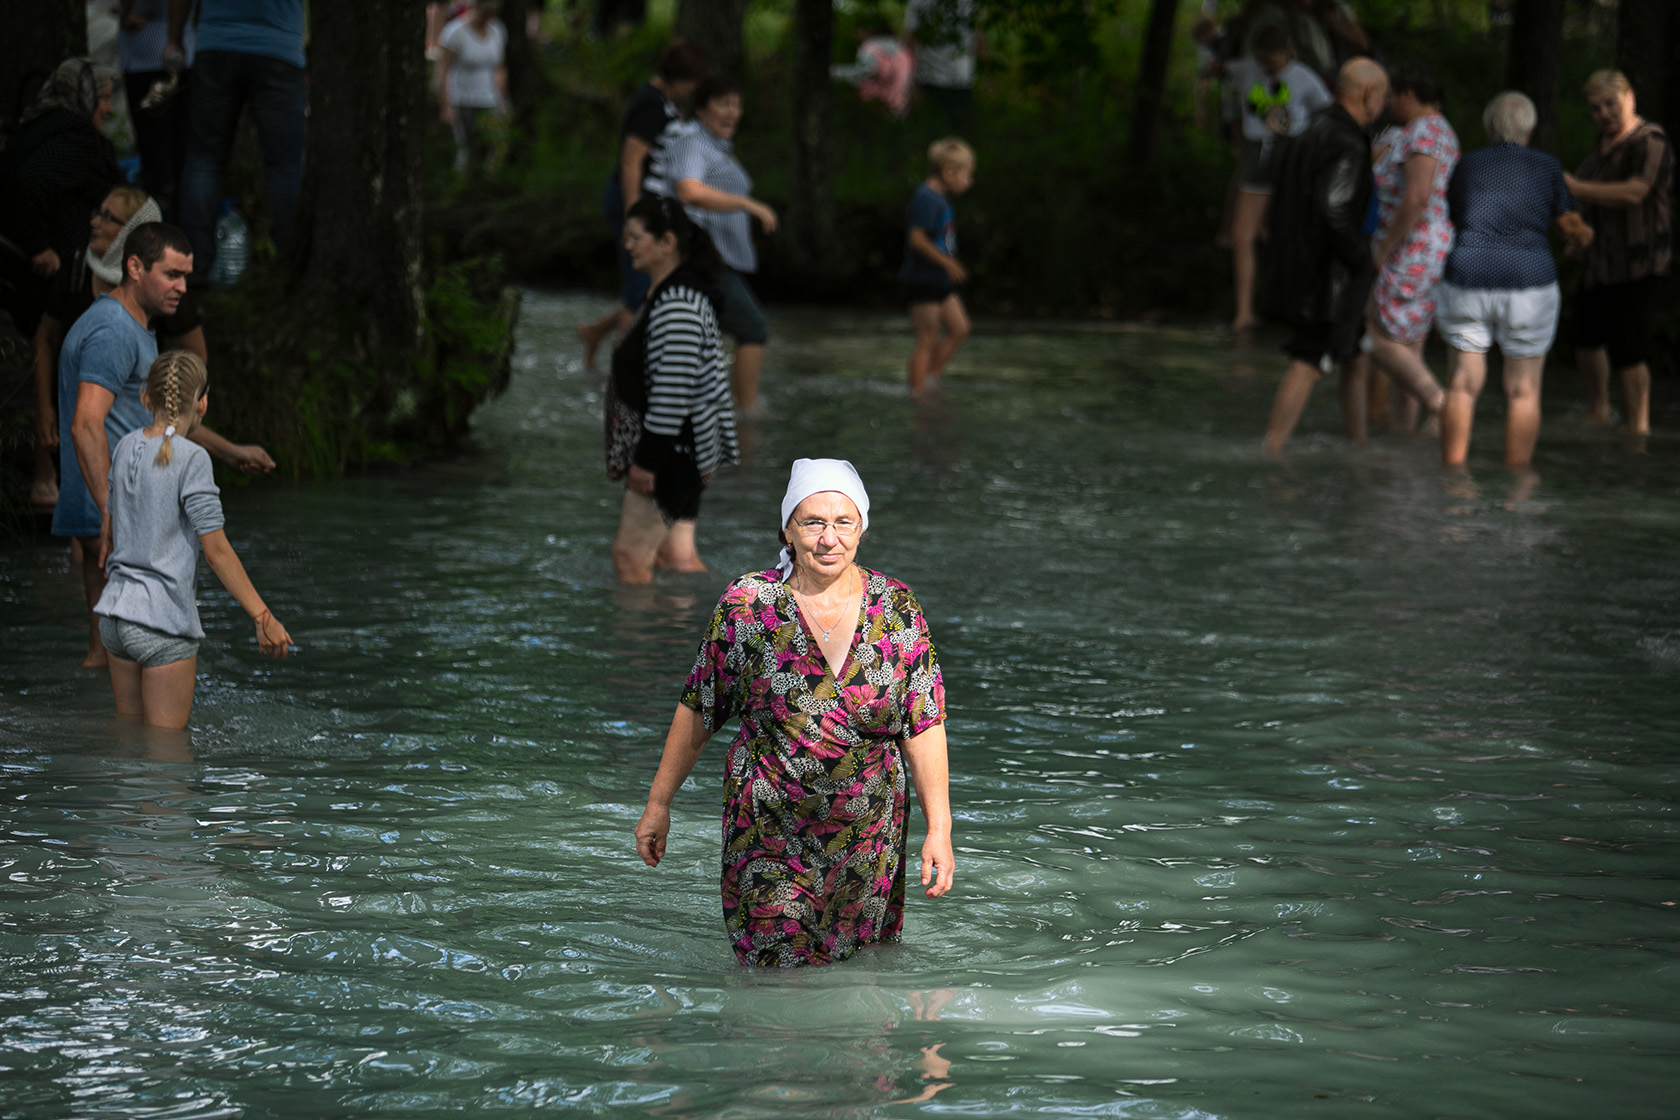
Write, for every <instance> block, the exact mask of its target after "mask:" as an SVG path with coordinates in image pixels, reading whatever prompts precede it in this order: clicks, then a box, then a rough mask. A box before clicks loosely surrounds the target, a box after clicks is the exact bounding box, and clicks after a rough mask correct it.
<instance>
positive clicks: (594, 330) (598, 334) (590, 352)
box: [577, 323, 612, 369]
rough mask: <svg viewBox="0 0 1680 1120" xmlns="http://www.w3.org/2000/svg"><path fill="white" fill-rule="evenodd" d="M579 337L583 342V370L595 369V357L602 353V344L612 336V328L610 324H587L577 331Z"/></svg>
mask: <svg viewBox="0 0 1680 1120" xmlns="http://www.w3.org/2000/svg"><path fill="white" fill-rule="evenodd" d="M577 333H578V337H579V338H581V339H582V340H583V368H584V369H594V368H595V355H596V354H597V353H599V352H600V349H601V343H603V342H605V341H606V340H607V336H608V335H610V334H612V326H611V325H610V324H608V323H585V324H583V326H581V327H579V328H578V329H577Z"/></svg>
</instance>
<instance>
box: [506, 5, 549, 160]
mask: <svg viewBox="0 0 1680 1120" xmlns="http://www.w3.org/2000/svg"><path fill="white" fill-rule="evenodd" d="M531 11H532V4H531V0H502V10H501V17H500V18H501V21H502V26H504V27H506V28H507V72H508V101H509V102H511V107H512V109H513V123H514V129H515V136H514V144H515V147H514V150H513V153H512V156H513V158H514V159H515V160H518V159H519V158H520V156H521V155H523V154H524V153H525V152H527V151H529V150H530V145H529V139H530V136H531V134H532V131H533V130H534V129H535V127H536V112H537V103H538V102H539V101H540V100H541V99H542V94H543V85H544V82H543V74H542V68H541V67H540V66H538V65H537V50H536V44H535V43H533V42H531V37H530V35H528V34H526V27H525V24H526V17H527V16H528V15H530V13H531Z"/></svg>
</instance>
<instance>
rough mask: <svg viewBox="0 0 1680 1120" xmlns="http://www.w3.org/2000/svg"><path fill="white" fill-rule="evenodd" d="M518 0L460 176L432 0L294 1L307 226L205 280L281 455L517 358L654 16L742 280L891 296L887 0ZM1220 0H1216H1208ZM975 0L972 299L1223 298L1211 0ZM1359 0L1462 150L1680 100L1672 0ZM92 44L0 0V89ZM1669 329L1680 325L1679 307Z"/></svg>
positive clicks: (56, 15)
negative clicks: (729, 166) (1591, 101)
mask: <svg viewBox="0 0 1680 1120" xmlns="http://www.w3.org/2000/svg"><path fill="white" fill-rule="evenodd" d="M531 7H532V3H531V0H504V2H503V4H502V16H501V18H502V19H503V22H504V23H505V24H506V26H507V28H508V31H509V35H510V43H509V68H510V79H511V85H512V95H513V100H514V103H515V105H514V108H515V113H514V116H513V119H512V121H511V122H510V125H509V127H508V129H507V132H506V137H505V144H506V159H505V160H504V162H503V163H502V165H501V166H500V167H499V169H498V170H496V171H495V172H494V173H493V174H490V175H488V176H486V175H482V174H480V175H474V176H473V177H471V178H468V179H466V180H459V179H457V178H456V176H455V175H454V174H453V173H452V171H451V169H450V155H451V145H450V141H449V138H448V136H447V134H446V132H445V130H444V129H443V127H442V126H441V125H440V124H439V123H438V120H437V110H436V105H435V95H434V93H433V88H432V82H431V78H430V73H429V66H428V64H427V63H426V62H425V60H424V58H423V53H422V44H423V34H424V32H423V21H424V5H423V4H422V3H421V0H356V2H355V3H354V4H348V3H344V4H326V3H320V2H315V3H312V4H310V6H309V50H310V59H311V62H310V128H309V148H308V156H307V167H306V184H305V198H304V209H303V214H302V216H301V220H300V235H299V237H298V239H297V243H296V244H295V245H294V246H293V247H292V249H291V251H290V252H288V253H287V254H286V255H285V256H283V257H282V256H278V255H276V254H275V253H274V252H273V251H272V247H270V248H269V251H267V252H262V251H260V250H261V248H262V246H261V245H260V244H259V252H258V254H257V259H256V261H255V263H254V264H253V266H252V268H251V269H250V271H249V272H248V273H247V275H246V277H245V278H244V279H243V280H242V281H241V283H240V284H239V285H238V286H237V287H236V288H235V289H233V290H232V291H231V292H226V293H211V295H210V298H209V299H208V300H207V307H206V318H207V324H206V325H207V334H208V336H209V339H210V346H211V351H212V367H213V376H215V377H216V378H217V384H218V398H217V413H218V417H217V419H218V426H219V427H223V428H225V429H226V430H228V431H232V432H237V433H239V434H240V436H241V438H244V439H250V440H256V441H260V442H263V443H265V444H266V445H267V446H268V447H269V448H270V449H271V450H272V451H273V452H274V454H275V456H276V458H277V459H279V460H280V461H281V464H282V469H283V470H284V471H285V472H286V473H288V474H292V475H323V474H332V473H336V472H339V471H342V470H344V469H346V468H347V467H350V466H353V465H357V464H365V463H372V462H380V461H402V460H406V459H411V458H415V457H419V456H424V455H427V454H430V453H433V452H435V451H436V450H438V449H441V448H446V447H448V446H449V445H450V444H451V443H452V442H453V441H454V440H455V439H456V438H457V437H458V436H459V435H460V434H461V433H462V432H463V431H464V430H465V428H466V424H467V421H468V418H469V416H470V414H471V411H472V409H473V408H474V407H475V406H476V404H477V403H478V402H479V401H480V400H482V399H483V398H484V397H485V396H486V395H488V394H490V393H492V392H494V391H496V390H497V389H498V388H499V387H500V386H501V385H502V384H504V383H505V378H506V370H507V356H508V351H509V347H510V339H511V330H512V327H513V324H514V322H515V320H516V317H517V305H518V301H517V295H516V293H515V291H514V286H515V285H560V286H567V287H583V288H591V289H596V290H599V291H601V292H602V293H603V296H605V295H606V294H607V293H608V292H610V291H612V290H613V289H614V287H615V286H616V278H615V272H614V257H613V247H612V246H611V244H610V243H609V242H608V239H607V233H606V229H605V225H604V222H603V220H602V218H601V215H600V208H599V205H600V193H601V187H602V184H603V183H604V181H605V179H606V176H607V175H608V173H609V171H610V169H611V168H612V167H613V165H614V161H615V156H616V148H617V142H618V129H619V124H620V120H621V117H622V114H623V110H624V107H625V104H626V101H627V99H628V98H629V96H630V94H631V93H632V92H633V91H634V89H635V88H636V87H637V86H638V85H639V84H640V83H641V82H643V81H644V80H646V78H647V77H648V76H649V75H650V74H651V73H652V71H653V67H654V62H655V59H656V57H657V55H658V52H659V50H660V48H661V47H662V46H663V45H664V44H665V43H666V42H667V41H669V39H670V38H671V37H672V36H673V35H674V34H678V33H680V34H683V35H685V36H687V37H690V38H693V39H695V40H696V41H699V42H701V43H702V44H703V45H704V46H705V47H706V48H707V50H708V51H709V53H710V54H711V55H712V56H713V57H714V58H715V59H718V60H720V61H721V63H722V65H723V68H725V69H729V70H732V71H734V72H735V73H738V74H739V75H740V76H741V77H742V78H743V79H744V81H745V86H746V88H745V94H744V100H745V107H746V111H745V116H744V118H743V122H742V125H741V129H740V132H739V134H738V139H737V152H738V154H739V156H740V158H741V160H742V162H743V163H744V164H745V165H746V167H747V168H748V170H749V171H750V172H751V173H752V175H753V177H754V179H755V181H756V182H755V190H754V193H755V194H756V195H757V196H758V197H760V198H762V199H764V200H765V201H767V202H768V203H770V204H771V205H772V206H774V207H775V208H776V209H777V210H778V212H779V213H780V214H781V215H782V217H783V221H784V226H783V229H782V231H781V232H780V233H778V234H777V235H776V236H775V237H773V238H768V239H766V240H765V241H764V243H763V249H764V265H763V271H762V273H761V276H760V280H759V284H758V287H759V289H760V292H761V294H762V295H763V296H764V297H765V298H766V300H767V301H768V302H771V303H776V302H788V301H800V302H818V301H820V302H830V303H849V304H888V303H891V302H892V301H893V300H894V297H895V282H894V276H895V274H896V270H897V268H898V264H899V260H900V256H901V253H902V248H901V246H902V237H903V226H902V220H903V207H904V204H905V201H906V199H907V198H908V195H909V193H910V191H911V189H912V188H913V186H914V184H915V183H916V182H917V181H918V180H919V179H921V178H922V177H923V176H924V175H925V173H926V169H925V163H924V152H925V150H926V146H927V144H928V142H929V141H930V140H931V139H933V138H935V137H937V136H940V135H944V134H946V133H947V132H948V131H949V126H948V124H947V122H946V121H945V120H944V118H942V117H941V115H940V114H939V112H938V111H937V110H936V109H935V108H934V107H933V106H931V105H927V104H919V105H917V106H916V108H915V109H914V110H913V111H912V113H911V114H910V116H909V117H908V119H906V120H902V121H901V120H895V119H893V118H891V117H890V116H889V115H888V114H887V113H886V111H885V110H884V109H883V107H882V106H880V105H879V104H874V103H871V104H865V103H863V102H862V101H860V100H859V98H858V97H857V95H856V93H855V91H854V90H853V89H852V88H851V87H850V86H848V85H845V84H843V83H841V82H837V81H834V80H832V79H831V78H830V76H829V66H830V65H831V64H833V63H843V62H849V61H851V59H852V57H853V54H854V52H855V50H856V47H857V43H858V41H859V38H860V36H862V35H863V34H866V33H870V32H883V31H885V32H888V33H890V32H893V31H896V29H897V28H898V26H899V20H900V17H901V14H902V4H900V3H896V2H892V0H593V2H586V0H570V2H566V0H556V2H551V3H549V4H546V5H543V6H542V8H543V10H542V14H541V17H540V34H539V35H537V36H536V37H535V38H532V37H530V36H528V35H527V34H526V15H527V13H528V12H529V11H530V10H531ZM1240 7H1241V5H1240V4H1239V3H1236V2H1234V0H1227V2H1225V3H1222V4H1221V5H1220V9H1221V14H1222V15H1224V16H1227V17H1228V16H1230V15H1234V14H1235V13H1236V11H1237V10H1238V9H1239V8H1240ZM978 8H979V11H980V16H979V20H980V25H981V30H982V34H983V36H984V40H985V49H984V52H983V55H982V58H981V61H980V67H979V79H978V84H977V90H976V104H975V111H974V120H973V127H972V129H971V130H970V132H969V134H968V135H967V137H966V138H967V139H969V140H970V141H971V143H973V145H974V147H975V148H976V150H977V152H978V156H979V167H978V173H977V176H976V180H975V186H974V189H973V190H972V191H971V192H970V194H968V195H967V196H965V197H964V198H963V199H962V200H961V201H960V202H959V204H958V207H957V214H958V226H959V230H960V236H961V255H962V257H963V258H964V261H965V264H966V265H967V266H968V268H969V270H970V273H971V276H972V280H971V282H970V285H969V288H968V290H967V298H968V299H969V300H970V303H971V305H972V306H973V307H974V308H975V309H976V310H977V311H979V312H980V313H981V314H983V315H1031V316H1087V317H1089V316H1101V317H1112V318H1129V319H1167V318H1172V319H1187V320H1196V321H1207V322H1215V321H1219V320H1221V319H1223V318H1225V317H1228V315H1229V309H1228V307H1227V306H1226V301H1227V299H1228V289H1229V280H1228V277H1229V265H1228V258H1227V256H1226V254H1225V253H1224V252H1223V251H1221V250H1219V249H1217V248H1216V247H1215V245H1214V233H1215V227H1216V225H1217V223H1218V220H1219V214H1220V210H1221V205H1222V202H1223V199H1224V194H1225V189H1226V184H1227V182H1228V180H1229V176H1230V173H1231V169H1232V165H1233V160H1232V156H1231V154H1230V151H1229V148H1228V146H1227V144H1226V143H1225V141H1224V140H1223V139H1222V138H1221V137H1220V136H1218V135H1216V133H1215V131H1214V126H1213V125H1211V124H1210V125H1208V126H1206V127H1198V126H1197V125H1196V124H1195V123H1193V119H1192V100H1193V95H1194V89H1195V73H1194V55H1195V49H1194V44H1193V43H1192V42H1191V40H1190V38H1189V31H1190V26H1191V23H1192V21H1193V20H1194V19H1195V17H1196V16H1197V14H1198V13H1199V11H1200V8H1201V4H1200V2H1199V0H980V2H979V4H978ZM1352 8H1353V9H1354V11H1355V12H1356V14H1357V15H1358V16H1359V18H1360V21H1361V23H1362V24H1363V26H1364V27H1365V29H1366V31H1367V32H1368V33H1369V35H1370V37H1371V39H1372V41H1373V43H1374V46H1375V48H1376V53H1377V54H1378V55H1379V56H1380V57H1384V58H1387V59H1391V60H1392V59H1398V58H1420V59H1424V60H1427V61H1428V62H1430V63H1432V64H1433V65H1434V67H1435V68H1436V70H1437V72H1438V73H1439V74H1440V75H1441V77H1442V79H1443V81H1444V84H1445V87H1446V91H1447V92H1446V112H1447V115H1448V117H1449V119H1450V120H1451V121H1452V122H1453V124H1454V126H1455V127H1456V129H1457V130H1458V132H1459V135H1460V138H1461V140H1462V141H1463V143H1464V146H1465V148H1466V149H1467V150H1468V149H1471V148H1474V147H1478V146H1480V145H1481V143H1482V139H1483V138H1482V135H1481V125H1480V118H1481V108H1482V106H1483V104H1484V103H1485V102H1486V101H1487V99H1488V98H1489V97H1491V96H1492V95H1493V94H1494V93H1496V92H1497V91H1499V90H1500V89H1503V88H1509V87H1516V88H1521V89H1523V90H1525V91H1526V92H1528V93H1529V94H1530V95H1531V96H1533V97H1534V99H1535V101H1536V102H1537V103H1538V104H1539V106H1540V107H1541V127H1540V131H1539V134H1538V135H1537V137H1536V146H1537V147H1543V148H1545V149H1547V150H1550V151H1552V152H1554V153H1555V154H1557V155H1558V156H1559V157H1560V158H1561V159H1562V160H1563V162H1564V164H1565V166H1566V167H1572V166H1574V165H1575V164H1577V163H1578V162H1579V161H1580V160H1581V159H1582V158H1583V157H1584V156H1585V155H1586V153H1587V151H1588V149H1589V147H1590V146H1591V144H1592V143H1593V141H1594V139H1595V136H1596V133H1595V131H1594V129H1593V126H1592V124H1591V122H1590V120H1589V119H1588V117H1587V114H1586V110H1585V107H1584V104H1583V102H1582V99H1581V96H1580V93H1579V90H1580V84H1581V81H1582V80H1583V79H1584V78H1585V77H1586V76H1587V74H1588V73H1590V72H1591V71H1593V70H1595V69H1598V68H1601V67H1605V66H1617V67H1619V68H1621V69H1623V70H1625V71H1626V72H1627V73H1628V75H1629V77H1630V78H1631V79H1632V81H1633V83H1634V85H1635V88H1636V90H1637V92H1638V95H1639V102H1640V108H1641V111H1642V112H1643V113H1644V114H1645V115H1646V116H1648V117H1651V118H1652V119H1655V120H1657V121H1659V122H1670V121H1674V120H1677V119H1680V71H1677V70H1676V59H1675V56H1676V53H1677V48H1680V3H1676V2H1673V0H1619V2H1617V0H1493V2H1491V3H1490V2H1489V0H1409V2H1408V0H1355V2H1354V3H1353V4H1352ZM1507 17H1508V18H1507ZM85 49H86V33H85V9H84V5H83V3H82V2H81V0H32V2H30V3H27V4H24V3H4V4H0V117H3V118H6V119H10V118H11V117H12V116H13V115H14V113H15V109H16V99H17V96H18V91H19V89H20V88H21V87H22V86H24V85H25V84H26V75H28V74H29V73H30V72H31V71H32V70H33V71H36V72H41V71H44V70H45V69H47V68H49V67H50V66H51V65H52V64H53V63H55V62H56V61H57V60H59V59H61V58H64V57H67V56H68V55H71V54H74V53H79V52H81V51H83V50H85ZM1217 116H1218V114H1217V107H1216V106H1214V105H1211V104H1210V106H1209V118H1210V120H1213V121H1216V120H1217ZM261 179H262V176H261V173H260V169H259V168H258V166H257V163H256V156H255V147H254V143H252V142H250V140H249V138H247V142H246V143H244V144H243V145H242V146H241V148H240V150H239V152H237V153H236V156H235V166H234V167H233V169H232V171H231V174H230V177H229V180H228V182H229V184H230V188H231V190H232V191H233V192H236V193H239V194H241V195H242V196H243V200H244V204H245V207H246V209H247V211H248V212H250V213H251V214H252V215H253V216H254V218H255V219H256V222H255V224H256V228H257V231H258V234H259V235H260V234H261V233H262V231H263V229H264V228H265V227H264V223H263V220H262V198H261V193H262V192H261ZM1566 284H1567V280H1566ZM1664 330H1665V331H1666V332H1667V333H1668V335H1669V337H1670V339H1671V340H1672V339H1673V337H1674V335H1675V334H1676V323H1675V317H1674V316H1673V314H1672V313H1670V314H1669V316H1668V318H1667V322H1666V324H1665V326H1664ZM18 341H19V340H15V339H14V340H13V341H12V342H11V343H10V344H7V345H9V346H10V349H9V350H7V351H6V352H5V354H4V358H5V360H4V363H3V364H4V367H5V369H6V370H7V371H9V372H8V373H7V375H6V380H5V384H4V385H3V386H0V396H3V395H4V393H5V392H7V391H9V390H10V389H11V388H12V387H13V384H14V382H15V381H16V378H15V377H14V376H13V375H14V374H15V372H16V371H17V369H18V368H19V364H20V363H19V361H18V358H19V355H18V353H17V342H18ZM1665 349H1666V351H1667V353H1668V354H1672V352H1673V349H1674V348H1673V347H1672V346H1669V347H1666V348H1665ZM1669 360H1670V361H1672V359H1671V358H1670V359H1669ZM21 364H22V365H23V366H25V367H26V366H27V356H26V355H25V356H24V360H23V361H22V363H21ZM27 396H28V394H27V393H23V394H21V395H18V396H15V397H14V398H12V399H13V400H14V401H15V400H16V399H26V398H27ZM17 413H18V410H17V407H16V405H15V403H14V404H9V405H8V406H7V408H6V414H5V416H4V418H3V433H4V440H5V442H6V444H7V447H8V451H7V454H6V459H7V460H8V461H14V460H15V459H16V458H17V454H16V452H17V446H16V445H17V443H18V441H19V439H20V438H22V439H24V440H26V439H27V436H28V430H29V429H28V422H27V419H26V418H21V417H20V416H19V415H18V414H17ZM4 489H5V490H7V491H10V490H13V489H14V487H12V486H11V485H7V486H5V487H4Z"/></svg>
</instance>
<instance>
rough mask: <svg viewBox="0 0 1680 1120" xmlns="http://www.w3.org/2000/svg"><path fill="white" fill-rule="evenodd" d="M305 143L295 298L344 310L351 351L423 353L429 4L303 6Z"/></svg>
mask: <svg viewBox="0 0 1680 1120" xmlns="http://www.w3.org/2000/svg"><path fill="white" fill-rule="evenodd" d="M309 23H310V36H309V42H310V60H309V114H310V117H309V146H308V153H307V158H306V160H305V162H304V181H303V197H302V201H301V204H300V208H299V215H298V225H297V231H296V234H295V236H294V240H293V245H292V248H291V252H292V260H291V266H292V268H291V279H292V284H291V295H292V300H291V303H292V306H294V307H298V308H299V309H300V312H301V314H302V316H303V317H304V318H305V319H306V320H308V319H314V320H315V321H316V322H318V323H322V324H323V325H327V329H326V330H325V331H323V333H324V334H325V335H326V336H327V337H333V336H334V328H337V327H339V326H340V325H341V324H344V323H346V322H348V323H351V324H353V327H352V329H351V331H350V333H351V337H353V338H354V339H355V342H356V348H357V349H358V350H361V351H363V353H360V354H356V355H354V356H352V360H361V361H368V362H372V363H375V364H379V365H385V364H386V362H387V361H388V360H389V361H391V362H392V363H393V364H396V363H400V362H401V361H402V360H403V359H406V358H409V357H412V356H414V355H417V354H419V352H420V350H421V346H422V343H423V341H424V333H423V332H424V296H423V291H422V287H421V272H420V265H421V256H420V251H421V236H420V235H421V214H422V198H421V153H422V148H423V142H424V139H425V127H426V124H427V121H428V119H429V114H428V113H427V109H426V56H425V46H426V41H425V40H426V31H425V8H424V6H423V5H421V4H418V3H414V2H413V0H357V2H356V3H354V4H322V3H315V4H311V5H310V6H309Z"/></svg>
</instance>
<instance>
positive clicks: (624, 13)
mask: <svg viewBox="0 0 1680 1120" xmlns="http://www.w3.org/2000/svg"><path fill="white" fill-rule="evenodd" d="M646 19H647V0H595V34H596V36H597V37H599V38H602V39H605V38H608V37H609V36H612V35H616V34H618V29H619V28H620V27H622V26H624V25H625V24H627V23H628V24H630V25H631V26H632V27H640V26H641V25H642V23H643V22H644V21H646Z"/></svg>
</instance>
